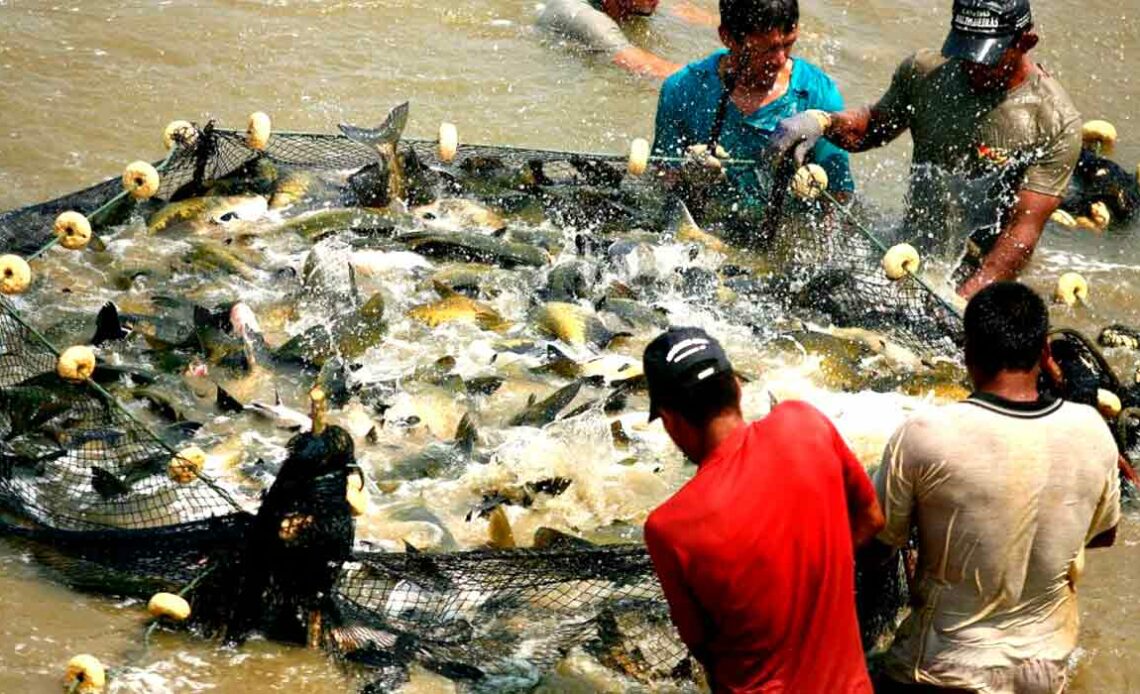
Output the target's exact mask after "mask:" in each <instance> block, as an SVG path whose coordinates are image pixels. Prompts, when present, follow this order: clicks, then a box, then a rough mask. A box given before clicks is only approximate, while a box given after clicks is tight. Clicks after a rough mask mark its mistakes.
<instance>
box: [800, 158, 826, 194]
mask: <svg viewBox="0 0 1140 694" xmlns="http://www.w3.org/2000/svg"><path fill="white" fill-rule="evenodd" d="M827 183H828V180H827V172H826V171H824V170H823V167H822V166H820V165H819V164H808V165H806V166H801V167H800V168H799V169H798V170H797V171H796V175H795V177H793V178H792V190H793V191H795V193H796V197H798V198H800V199H801V200H815V199H816V198H818V197H819V196H820V195H821V194H822V193H823V191H825V190H827Z"/></svg>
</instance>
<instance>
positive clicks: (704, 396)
mask: <svg viewBox="0 0 1140 694" xmlns="http://www.w3.org/2000/svg"><path fill="white" fill-rule="evenodd" d="M661 407H662V408H664V409H667V410H671V411H673V412H676V413H677V414H678V415H680V416H681V418H682V419H684V420H685V421H686V422H688V423H689V424H690V425H692V426H694V427H697V428H698V429H699V428H702V427H704V426H706V425H707V424H708V423H709V422H711V421H712V420H713V419H714V418H716V417H717V416H718V415H721V414H724V413H725V412H730V411H737V412H739V411H740V383H739V382H738V381H737V380H736V374H734V373H732V372H727V373H718V374H714V375H713V376H709V377H708V378H706V379H705V380H703V381H701V382H700V383H698V384H697V385H695V386H692V387H690V388H686V389H685V391H684V392H683V393H679V394H678V396H677V397H675V398H669V399H667V400H663V401H662V403H661Z"/></svg>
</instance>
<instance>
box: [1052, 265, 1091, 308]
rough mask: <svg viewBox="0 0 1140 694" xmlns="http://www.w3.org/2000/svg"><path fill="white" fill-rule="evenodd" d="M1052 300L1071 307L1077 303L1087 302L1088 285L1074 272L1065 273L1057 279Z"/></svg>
mask: <svg viewBox="0 0 1140 694" xmlns="http://www.w3.org/2000/svg"><path fill="white" fill-rule="evenodd" d="M1053 298H1054V299H1055V300H1056V301H1058V302H1060V303H1062V304H1065V305H1066V306H1073V305H1075V304H1076V303H1077V302H1080V303H1082V304H1084V303H1087V302H1088V300H1089V283H1088V281H1086V280H1085V278H1084V277H1082V276H1081V275H1080V274H1079V273H1076V272H1066V273H1065V274H1063V275H1061V276H1060V277H1059V278H1057V288H1056V290H1055V291H1054V292H1053Z"/></svg>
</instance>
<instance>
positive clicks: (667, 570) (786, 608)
mask: <svg viewBox="0 0 1140 694" xmlns="http://www.w3.org/2000/svg"><path fill="white" fill-rule="evenodd" d="M874 501H875V492H874V489H873V488H872V486H871V481H870V480H869V479H868V478H867V474H866V472H864V470H863V466H862V465H860V464H859V461H858V460H857V459H856V458H855V456H854V455H853V454H852V453H851V451H850V450H849V449H848V448H847V445H846V444H845V443H844V442H843V438H842V437H841V436H840V435H839V432H838V431H836V430H835V427H834V426H833V425H832V424H831V422H830V421H829V420H828V419H827V417H825V416H824V415H823V413H821V412H819V411H818V410H816V409H815V408H814V407H812V406H811V405H808V404H807V403H803V402H785V403H782V404H780V405H778V406H776V407H775V408H773V410H772V412H771V413H770V414H769V415H768V416H767V417H765V418H764V419H761V420H759V421H757V422H753V423H752V424H749V425H747V426H742V427H740V429H738V430H737V431H736V432H734V433H733V434H732V435H731V436H730V437H729V438H728V439H726V440H725V441H724V442H723V443H721V445H720V446H718V447H717V449H716V450H715V451H713V453H712V454H711V455H710V456H709V457H708V458H707V459H706V460H705V461H704V462H703V463H702V464H701V466H700V469H699V470H698V471H697V474H696V476H695V477H693V479H691V480H689V482H688V483H687V484H686V485H685V486H684V487H682V488H681V489H680V491H678V492H677V493H676V494H674V495H673V497H672V498H670V499H669V500H668V501H666V502H665V503H664V504H662V505H661V506H660V507H659V508H657V509H656V510H655V511H654V512H653V513H651V514H650V515H649V519H648V520H647V521H646V524H645V542H646V545H648V547H649V554H650V556H651V557H652V558H653V564H654V567H655V568H656V570H657V574H658V576H659V577H660V579H661V586H662V587H663V588H664V590H665V597H666V598H667V599H668V601H669V607H670V611H671V613H672V616H673V621H674V623H676V625H677V628H678V631H679V632H680V634H681V638H682V639H684V641H685V643H686V644H688V646H689V648H690V649H691V650H692V651H693V653H694V654H695V655H696V656H697V657H698V659H700V660H701V661H702V662H703V663H704V665H705V667H706V669H707V670H708V671H709V672H708V674H709V677H710V680H711V684H712V685H713V689H714V691H717V692H795V693H796V694H800V693H804V694H814V693H816V692H827V693H830V692H870V691H871V684H870V681H869V679H868V676H867V666H866V661H865V659H864V656H863V647H862V644H861V642H860V637H859V625H858V622H857V620H856V617H855V569H854V555H853V551H852V546H851V524H850V516H849V511H848V509H849V508H850V509H862V508H865V507H866V506H867V505H869V504H870V503H874Z"/></svg>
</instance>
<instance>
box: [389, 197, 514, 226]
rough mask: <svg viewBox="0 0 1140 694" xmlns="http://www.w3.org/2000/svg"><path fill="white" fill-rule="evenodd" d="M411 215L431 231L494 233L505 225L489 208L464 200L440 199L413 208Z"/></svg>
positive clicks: (499, 216)
mask: <svg viewBox="0 0 1140 694" xmlns="http://www.w3.org/2000/svg"><path fill="white" fill-rule="evenodd" d="M411 214H412V216H413V217H415V218H416V219H418V220H420V222H421V223H422V224H423V225H424V226H425V227H426V228H428V229H430V230H433V231H460V230H476V231H485V232H486V233H494V232H498V231H502V230H505V229H506V228H507V223H506V222H505V221H504V220H503V217H502V216H501V215H499V214H498V213H497V212H495V211H494V210H492V209H491V208H489V207H487V206H485V205H481V204H479V203H477V202H475V201H474V200H468V199H466V198H440V199H438V200H435V201H433V202H432V203H430V204H428V205H420V206H419V207H413V208H412V210H411Z"/></svg>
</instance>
